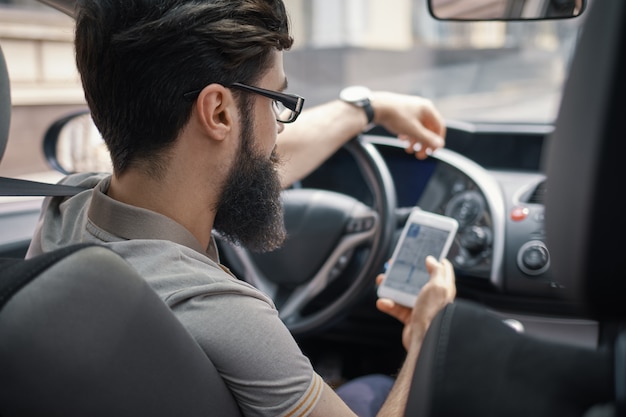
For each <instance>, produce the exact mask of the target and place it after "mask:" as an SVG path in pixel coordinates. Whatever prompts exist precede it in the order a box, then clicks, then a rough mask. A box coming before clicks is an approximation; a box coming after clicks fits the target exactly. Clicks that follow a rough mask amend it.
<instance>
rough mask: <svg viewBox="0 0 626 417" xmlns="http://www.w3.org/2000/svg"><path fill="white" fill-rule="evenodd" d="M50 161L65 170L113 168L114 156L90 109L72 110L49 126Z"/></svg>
mask: <svg viewBox="0 0 626 417" xmlns="http://www.w3.org/2000/svg"><path fill="white" fill-rule="evenodd" d="M43 151H44V156H45V158H46V161H47V162H48V164H49V165H50V166H51V167H52V168H54V169H56V170H57V171H59V172H61V173H63V174H66V175H67V174H71V173H74V172H112V171H113V168H112V164H111V158H110V156H109V152H108V150H107V148H106V145H105V143H104V141H103V140H102V136H101V135H100V132H98V129H96V126H95V125H94V123H93V120H92V119H91V115H90V113H89V110H83V111H79V112H77V113H72V114H70V115H68V116H65V117H63V118H61V119H59V120H57V121H56V122H55V123H54V124H52V126H50V127H49V128H48V130H47V131H46V134H45V136H44V141H43Z"/></svg>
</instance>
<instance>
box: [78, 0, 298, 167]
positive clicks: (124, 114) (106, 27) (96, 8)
mask: <svg viewBox="0 0 626 417" xmlns="http://www.w3.org/2000/svg"><path fill="white" fill-rule="evenodd" d="M292 42H293V40H292V38H291V37H290V35H289V23H288V17H287V13H286V10H285V6H284V4H283V2H282V0H79V1H78V4H77V15H76V38H75V46H76V62H77V66H78V71H79V72H80V75H81V79H82V83H83V89H84V91H85V98H86V99H87V103H88V105H89V107H90V109H91V114H92V117H93V119H94V122H95V124H96V126H97V127H98V129H99V130H100V133H101V134H102V136H103V138H104V140H105V142H106V144H107V147H108V148H109V152H110V153H111V158H112V160H113V168H114V171H115V173H116V174H117V175H120V174H122V173H124V172H125V171H126V170H127V169H128V168H129V166H132V165H133V164H135V163H137V162H139V161H141V164H142V165H143V166H145V167H146V168H147V169H148V170H149V172H151V173H152V174H154V175H159V173H160V172H161V170H160V167H161V165H162V162H163V153H162V152H161V151H163V150H166V149H167V148H168V147H169V146H170V145H171V144H172V142H173V141H174V139H175V138H176V136H177V135H178V133H179V132H180V130H181V129H182V128H183V126H184V125H185V124H186V123H187V121H188V120H189V117H190V115H191V110H192V106H193V103H191V102H189V101H186V100H184V98H183V94H184V93H185V92H188V91H192V90H197V89H201V88H203V87H204V86H206V85H208V84H211V83H219V84H223V85H229V84H231V83H233V82H242V83H246V84H254V83H255V81H258V80H259V79H260V78H261V77H262V76H263V75H264V73H265V72H266V71H267V70H268V69H269V67H270V65H271V62H272V61H271V60H270V58H271V52H272V51H273V50H286V49H289V48H290V47H291V45H292ZM233 94H234V95H235V96H236V97H237V93H236V91H235V90H233ZM241 103H242V100H239V105H240V107H243V105H242V104H241Z"/></svg>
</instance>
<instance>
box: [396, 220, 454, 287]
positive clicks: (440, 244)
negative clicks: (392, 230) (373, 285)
mask: <svg viewBox="0 0 626 417" xmlns="http://www.w3.org/2000/svg"><path fill="white" fill-rule="evenodd" d="M448 234H449V231H447V230H441V229H437V228H435V227H431V226H425V225H420V224H416V223H412V224H410V225H409V228H408V230H407V233H406V236H405V238H404V242H403V244H402V245H401V246H400V249H399V251H398V254H397V255H396V257H395V259H394V261H393V263H392V264H391V266H390V268H389V271H388V272H387V276H386V278H385V285H387V286H388V287H389V288H393V289H395V290H398V291H404V292H408V293H411V294H417V293H418V292H419V290H420V288H422V287H423V286H424V284H426V282H427V281H428V279H429V277H430V275H429V274H428V271H427V270H426V256H428V255H432V256H434V257H435V258H437V259H439V257H440V255H441V251H442V250H443V248H444V247H445V244H446V240H447V239H448Z"/></svg>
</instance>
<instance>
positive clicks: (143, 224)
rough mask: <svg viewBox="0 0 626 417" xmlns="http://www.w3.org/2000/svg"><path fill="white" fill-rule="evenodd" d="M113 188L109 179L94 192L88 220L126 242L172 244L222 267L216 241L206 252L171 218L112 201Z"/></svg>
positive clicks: (101, 183) (205, 249)
mask: <svg viewBox="0 0 626 417" xmlns="http://www.w3.org/2000/svg"><path fill="white" fill-rule="evenodd" d="M110 184H111V177H110V176H108V177H106V178H104V179H103V180H102V181H100V182H99V183H98V185H96V187H95V188H94V189H93V196H92V200H91V204H90V205H89V211H88V216H89V220H90V221H91V222H92V223H94V224H95V225H96V226H98V227H99V228H101V229H103V230H105V231H107V232H108V233H111V234H113V235H115V236H118V237H120V238H122V239H128V240H130V239H157V240H169V241H171V242H174V243H178V244H180V245H183V246H186V247H188V248H190V249H193V250H195V251H197V252H200V253H201V254H203V255H205V256H208V257H209V258H210V259H211V260H213V261H215V262H216V263H218V264H219V254H218V251H217V246H216V244H215V239H214V238H213V237H211V240H210V242H209V245H208V247H207V248H203V247H202V245H200V243H199V242H198V240H197V239H196V238H195V237H194V236H193V235H192V234H191V232H189V231H188V230H187V229H185V227H183V226H182V225H180V224H179V223H177V222H175V221H174V220H172V219H170V218H169V217H167V216H164V215H162V214H159V213H156V212H154V211H151V210H147V209H144V208H141V207H136V206H132V205H130V204H125V203H122V202H120V201H117V200H115V199H113V198H111V197H109V196H108V195H107V194H106V193H107V191H108V190H109V185H110Z"/></svg>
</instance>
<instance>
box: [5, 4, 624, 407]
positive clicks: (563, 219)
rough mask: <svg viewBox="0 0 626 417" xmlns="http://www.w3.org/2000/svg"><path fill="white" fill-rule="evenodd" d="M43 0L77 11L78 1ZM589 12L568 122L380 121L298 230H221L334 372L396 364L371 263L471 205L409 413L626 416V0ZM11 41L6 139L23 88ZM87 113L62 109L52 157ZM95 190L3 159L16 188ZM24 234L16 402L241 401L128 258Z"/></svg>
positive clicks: (12, 341)
mask: <svg viewBox="0 0 626 417" xmlns="http://www.w3.org/2000/svg"><path fill="white" fill-rule="evenodd" d="M433 1H434V0H432V1H431V2H429V4H431V7H432V2H433ZM42 2H43V3H46V4H49V5H51V6H52V7H54V8H56V9H58V10H61V11H63V12H64V13H67V14H69V15H71V14H72V10H73V7H72V5H73V1H72V0H46V1H42ZM431 11H432V10H431ZM582 15H584V17H585V22H584V26H583V30H582V32H581V34H580V38H579V40H578V46H577V48H576V51H575V55H574V57H573V60H572V63H571V67H570V71H569V75H568V77H567V80H566V84H565V87H564V92H563V96H562V99H561V106H560V108H559V112H558V116H557V119H556V121H555V123H554V125H553V126H549V125H535V126H526V127H520V126H518V125H504V124H502V125H496V124H488V123H482V124H479V123H476V124H469V123H464V122H457V121H454V120H450V121H448V126H447V136H446V149H441V150H440V151H437V153H436V154H434V155H432V156H431V157H429V158H428V159H427V160H425V161H416V160H415V159H414V158H412V157H411V156H407V154H406V153H405V151H404V149H403V145H402V143H400V142H399V141H397V140H395V139H392V138H391V135H390V134H389V132H386V131H384V129H380V128H374V129H373V130H371V131H369V132H366V133H365V134H363V135H362V136H360V137H358V138H355V139H354V140H352V141H351V142H349V143H348V144H347V145H345V146H344V147H343V148H342V149H341V150H340V151H338V152H337V153H336V154H335V155H334V156H333V157H332V158H331V159H329V160H328V161H327V162H326V163H324V164H323V165H322V166H321V167H320V168H319V169H318V170H316V171H315V172H314V173H312V174H311V175H310V176H308V177H307V178H305V179H304V180H302V181H301V183H299V184H296V185H294V186H293V187H291V188H290V189H288V190H286V191H285V194H284V203H285V224H286V227H287V230H288V231H289V232H290V234H289V235H290V238H289V239H288V240H287V242H286V245H285V247H284V248H281V249H279V250H277V251H275V252H272V253H268V254H256V253H252V252H249V251H247V250H245V248H241V247H236V246H231V245H229V244H227V243H226V242H222V241H219V249H220V253H221V256H222V257H223V259H224V263H225V264H226V265H227V266H228V267H229V268H230V269H232V270H233V271H234V272H235V273H236V274H237V275H238V276H240V277H241V278H242V279H245V280H246V281H248V282H250V283H252V284H253V285H255V286H257V287H258V288H260V289H262V290H263V291H265V292H267V293H268V294H270V295H271V296H272V298H273V299H275V300H276V304H277V307H278V308H279V312H280V315H281V318H282V319H283V320H284V321H285V323H286V324H287V326H288V327H289V329H290V330H291V331H292V333H293V334H294V337H296V339H297V340H298V343H299V344H300V345H301V346H302V349H303V351H304V352H305V353H307V355H308V356H309V357H310V358H311V360H312V362H313V363H314V365H315V367H316V369H318V371H319V372H320V374H322V375H323V376H325V377H326V378H328V379H332V378H334V377H337V378H338V379H339V380H341V379H345V378H350V377H354V376H358V375H360V374H363V373H369V372H384V373H393V372H394V371H396V370H397V369H398V368H399V365H400V364H401V362H402V359H403V353H402V348H401V346H400V343H399V336H398V335H399V334H400V332H401V327H400V324H399V323H397V322H396V321H395V320H393V319H391V318H389V317H387V316H384V315H383V314H382V313H379V312H377V311H374V310H373V309H372V305H373V302H374V301H373V300H374V299H375V286H374V279H373V277H374V276H375V275H376V274H378V273H379V272H380V271H381V270H382V266H383V264H384V262H385V261H386V260H387V259H389V257H390V254H391V251H392V250H393V247H394V243H395V241H396V239H397V238H398V235H399V232H400V230H401V228H402V226H403V224H404V222H405V221H406V218H407V217H408V215H409V213H410V210H411V209H412V208H413V207H415V206H419V207H420V208H422V209H425V210H429V211H433V212H437V213H440V214H445V215H449V216H451V217H455V218H456V219H457V220H458V221H459V223H460V228H459V233H458V235H457V239H456V240H455V243H454V244H453V247H452V249H451V251H450V254H449V259H450V260H451V261H452V262H453V265H454V267H455V273H456V275H457V288H458V296H457V300H456V301H455V303H454V304H451V305H449V306H448V307H446V308H445V309H444V310H443V311H442V312H441V313H440V314H439V315H438V316H437V317H436V319H435V321H434V322H433V323H432V325H431V326H430V329H429V331H428V333H427V335H426V339H425V341H424V345H423V348H422V351H421V353H420V357H419V361H418V364H417V367H416V369H415V373H414V378H413V384H412V385H411V391H410V395H409V401H408V404H407V409H406V413H405V415H406V416H418V415H419V416H449V415H468V416H474V415H476V416H479V415H480V416H502V415H507V416H528V415H533V416H555V415H558V416H586V417H593V416H607V417H608V416H623V415H626V333H623V325H624V318H626V303H625V302H624V300H623V294H624V290H625V289H626V288H625V286H626V283H625V282H624V281H625V280H624V276H625V271H626V260H625V259H624V257H623V255H622V254H621V252H622V245H621V244H619V241H618V240H617V239H619V238H620V235H621V233H623V232H624V231H626V224H625V220H624V215H623V214H622V213H621V210H620V203H619V201H618V200H619V193H620V190H621V187H622V185H623V184H622V183H623V180H624V175H623V174H621V173H620V172H621V171H620V169H619V160H620V159H621V156H622V151H624V141H623V140H622V139H623V138H622V137H623V133H622V126H621V123H620V122H621V121H622V120H621V119H622V118H623V115H624V114H626V99H625V98H624V97H626V82H625V81H624V80H623V76H622V74H624V73H626V29H625V27H624V22H626V3H624V2H618V1H613V2H609V1H601V0H594V1H588V2H587V4H586V8H585V9H584V10H583V11H582ZM599 45H600V46H601V47H599ZM0 52H1V50H0ZM0 58H1V59H0V157H1V156H2V154H3V153H4V150H5V148H6V143H7V140H8V137H9V134H8V132H9V124H10V120H11V95H10V84H9V78H8V72H7V70H6V64H5V62H4V58H3V57H2V56H1V54H0ZM85 114H87V112H80V113H77V114H73V115H72V116H71V117H67V118H65V119H63V120H61V121H59V123H57V124H55V125H54V126H51V130H50V132H52V133H50V137H46V147H47V155H48V159H49V160H50V161H51V165H55V164H57V163H58V161H57V158H56V151H55V150H56V149H57V145H58V144H57V141H61V140H62V133H63V131H64V128H65V127H66V125H69V124H70V123H72V121H73V120H76V119H77V118H78V117H80V116H84V115H85ZM502 138H507V140H501V139H502ZM496 139H498V140H496ZM494 148H495V149H494ZM66 171H67V172H71V171H72V169H71V168H69V169H67V170H66ZM399 178H402V179H403V181H399ZM79 191H80V190H79V189H76V188H73V187H63V186H60V185H56V184H47V183H39V182H34V181H25V180H22V179H16V178H0V195H2V196H49V195H61V196H63V195H72V194H75V193H77V192H79ZM30 215H31V216H35V218H36V216H37V215H38V213H37V212H35V213H31V214H30ZM320 229H322V230H320ZM295 231H299V232H298V233H295ZM218 238H219V236H218ZM21 245H22V246H21V247H18V248H17V249H16V246H15V245H6V246H4V247H3V246H2V245H0V249H2V250H1V251H0V257H2V263H0V271H1V273H0V275H1V279H0V366H1V367H2V369H3V372H2V373H0V386H1V387H2V389H1V390H0V415H2V416H12V415H34V414H44V413H45V414H46V415H64V416H72V415H76V416H78V415H111V414H115V415H144V414H145V415H172V414H174V413H176V414H180V413H181V408H180V407H181V404H185V406H184V409H182V411H184V414H185V415H200V414H205V415H206V414H208V415H220V416H222V415H223V416H231V415H233V416H235V415H239V410H238V409H237V406H236V405H235V402H234V400H233V398H232V395H230V393H229V392H228V389H227V388H226V387H225V385H224V383H223V381H221V379H220V377H219V375H218V374H217V372H216V370H215V368H214V367H213V366H212V364H211V361H210V358H208V357H207V356H206V355H205V354H204V353H203V352H202V350H201V349H200V348H199V346H198V345H197V344H196V343H195V342H194V340H193V339H192V338H191V336H189V334H188V333H187V332H186V330H185V329H184V328H183V327H182V326H181V325H180V323H178V321H177V320H176V318H175V317H174V316H173V314H171V312H170V311H169V310H168V309H167V307H166V306H165V304H164V303H163V302H162V301H161V300H159V298H158V297H157V296H156V294H155V293H154V292H153V291H152V290H151V289H150V288H149V287H148V285H147V284H146V283H145V282H144V281H143V279H142V278H141V277H140V276H138V275H137V274H136V273H135V272H134V271H133V270H132V269H131V268H129V267H128V265H126V264H125V262H124V261H123V259H122V258H121V257H119V256H117V255H116V254H114V253H113V252H111V251H110V250H108V249H106V248H102V247H97V246H92V245H87V246H85V245H79V246H73V247H68V248H66V249H64V250H61V251H58V252H53V253H48V254H46V255H43V256H40V257H36V258H32V259H24V253H25V249H26V247H27V246H28V242H25V243H21ZM311 246H315V247H316V248H319V251H318V252H311V253H310V257H309V258H307V259H303V258H302V256H299V254H301V253H302V252H303V251H304V250H305V249H306V248H309V247H311ZM307 253H309V252H307ZM373 358H375V359H373ZM338 369H339V370H340V375H338V376H337V375H336V373H337V370H338Z"/></svg>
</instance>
